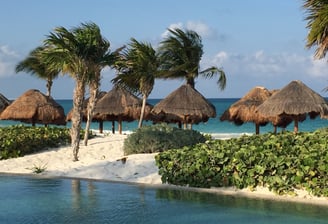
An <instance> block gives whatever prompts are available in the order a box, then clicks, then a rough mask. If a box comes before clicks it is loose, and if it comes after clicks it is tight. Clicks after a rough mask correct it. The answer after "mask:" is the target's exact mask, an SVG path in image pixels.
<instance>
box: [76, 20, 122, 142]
mask: <svg viewBox="0 0 328 224" xmlns="http://www.w3.org/2000/svg"><path fill="white" fill-rule="evenodd" d="M82 28H83V29H81V30H80V32H83V33H85V34H87V37H88V38H89V40H87V41H90V43H91V45H90V52H89V53H88V54H89V55H88V59H87V60H88V68H89V72H90V73H91V74H92V79H90V80H89V82H88V83H87V84H88V86H89V95H90V97H89V100H88V106H87V122H86V126H85V132H84V145H87V144H88V139H89V129H90V123H91V121H92V117H93V111H94V107H95V104H96V100H97V96H98V92H99V86H100V79H101V71H102V69H103V68H104V67H105V66H113V64H114V62H115V60H116V58H117V55H118V52H119V51H120V50H121V49H122V48H119V49H117V50H116V51H114V52H112V53H111V52H110V49H109V48H110V43H109V41H108V40H106V39H105V38H104V37H103V36H102V35H101V32H100V28H99V27H98V26H97V25H96V24H95V23H88V24H82Z"/></svg>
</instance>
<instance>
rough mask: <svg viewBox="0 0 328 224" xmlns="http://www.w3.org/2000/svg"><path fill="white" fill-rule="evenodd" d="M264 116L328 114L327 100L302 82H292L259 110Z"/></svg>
mask: <svg viewBox="0 0 328 224" xmlns="http://www.w3.org/2000/svg"><path fill="white" fill-rule="evenodd" d="M257 112H258V113H260V114H262V115H263V116H266V117H269V116H279V115H284V114H285V115H301V114H310V115H311V117H315V116H316V115H319V114H320V115H321V117H323V116H325V115H327V114H328V104H327V102H326V101H325V99H324V98H323V97H322V96H320V95H319V94H318V93H316V92H314V91H313V90H312V89H310V88H309V87H307V86H306V85H305V84H304V83H302V82H301V81H292V82H290V83H289V84H288V85H287V86H285V87H284V88H282V89H281V90H280V91H278V92H277V93H276V94H274V95H273V96H272V97H270V98H269V99H268V100H266V101H265V102H264V103H263V104H261V105H260V106H259V107H258V108H257Z"/></svg>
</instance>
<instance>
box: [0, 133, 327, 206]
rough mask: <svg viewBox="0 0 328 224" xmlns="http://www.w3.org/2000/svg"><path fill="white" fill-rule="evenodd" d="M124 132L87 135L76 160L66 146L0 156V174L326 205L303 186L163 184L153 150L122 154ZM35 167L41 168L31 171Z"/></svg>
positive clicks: (320, 198)
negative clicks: (279, 190)
mask: <svg viewBox="0 0 328 224" xmlns="http://www.w3.org/2000/svg"><path fill="white" fill-rule="evenodd" d="M126 137H127V135H119V134H104V135H99V134H98V135H97V137H95V138H93V139H90V140H89V144H88V146H82V145H81V147H80V152H79V158H80V160H79V161H76V162H73V155H72V151H71V147H70V146H62V147H59V148H51V149H48V150H45V151H43V152H39V153H35V154H31V155H26V156H24V157H19V158H13V159H8V160H0V175H6V176H10V175H13V176H15V175H25V176H31V177H36V178H65V179H66V178H69V179H75V178H78V179H81V180H93V181H104V182H113V183H126V184H134V185H139V186H145V187H151V188H165V189H177V190H187V191H196V192H204V193H213V194H220V195H230V196H234V197H246V198H257V199H265V200H275V201H285V202H295V203H306V204H314V205H322V206H328V198H326V197H315V196H312V195H309V194H308V192H306V191H304V190H295V191H296V194H297V196H293V195H277V194H275V193H274V192H270V191H269V190H268V189H267V188H264V187H258V188H257V189H255V190H254V191H251V190H250V189H236V188H233V187H228V188H225V187H222V188H209V189H206V188H193V187H187V186H175V185H170V184H163V183H162V181H161V176H160V175H159V174H158V167H157V166H156V164H155V155H156V154H157V153H153V154H133V155H128V156H126V155H124V152H123V143H124V139H125V138H126ZM35 168H44V172H42V173H39V174H35V173H34V172H33V170H34V169H35Z"/></svg>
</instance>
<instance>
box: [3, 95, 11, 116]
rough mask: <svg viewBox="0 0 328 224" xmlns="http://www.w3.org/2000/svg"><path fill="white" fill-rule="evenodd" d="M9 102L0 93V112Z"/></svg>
mask: <svg viewBox="0 0 328 224" xmlns="http://www.w3.org/2000/svg"><path fill="white" fill-rule="evenodd" d="M10 103H11V101H10V100H8V99H7V98H6V97H5V96H4V95H2V94H1V93H0V113H1V112H2V111H3V110H4V109H5V108H6V107H7V106H9V104H10Z"/></svg>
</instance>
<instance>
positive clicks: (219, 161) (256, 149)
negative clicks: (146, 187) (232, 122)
mask: <svg viewBox="0 0 328 224" xmlns="http://www.w3.org/2000/svg"><path fill="white" fill-rule="evenodd" d="M327 134H328V129H322V130H318V131H315V132H309V133H299V134H297V135H295V134H294V133H290V132H286V133H281V134H277V135H275V134H272V133H268V134H263V135H253V136H243V137H240V138H234V139H229V140H209V141H207V142H206V143H200V144H197V145H196V146H186V147H182V148H180V149H174V150H168V151H165V152H161V153H159V154H158V155H157V156H156V164H157V165H158V167H159V174H160V175H161V176H162V181H163V183H170V184H175V185H182V186H190V187H204V188H210V187H228V186H234V187H236V188H239V189H243V188H249V189H255V188H256V187H258V186H260V187H262V186H263V187H268V188H269V189H270V190H271V191H273V192H276V193H277V194H292V195H295V194H296V192H295V189H301V190H307V191H308V192H309V193H310V194H312V195H315V196H325V197H327V196H328V186H327V183H328V164H327V162H326V161H327V159H328V143H327V141H326V136H327Z"/></svg>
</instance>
